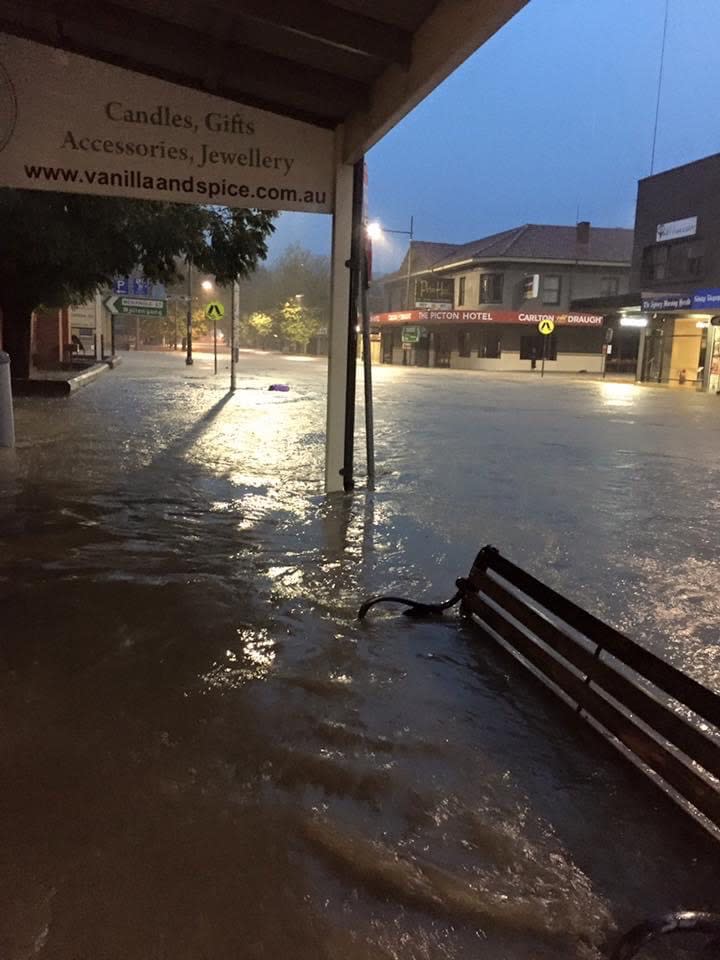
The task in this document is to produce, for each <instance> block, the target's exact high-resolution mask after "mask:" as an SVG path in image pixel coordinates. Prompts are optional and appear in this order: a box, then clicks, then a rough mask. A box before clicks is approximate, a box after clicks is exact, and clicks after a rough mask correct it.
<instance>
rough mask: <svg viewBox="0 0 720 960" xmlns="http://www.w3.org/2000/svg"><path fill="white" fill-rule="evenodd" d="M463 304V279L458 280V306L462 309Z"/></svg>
mask: <svg viewBox="0 0 720 960" xmlns="http://www.w3.org/2000/svg"><path fill="white" fill-rule="evenodd" d="M464 303H465V277H460V279H459V280H458V306H459V307H462V306H463V305H464Z"/></svg>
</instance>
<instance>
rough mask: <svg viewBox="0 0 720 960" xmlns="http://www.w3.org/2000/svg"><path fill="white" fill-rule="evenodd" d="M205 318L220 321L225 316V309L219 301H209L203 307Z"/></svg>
mask: <svg viewBox="0 0 720 960" xmlns="http://www.w3.org/2000/svg"><path fill="white" fill-rule="evenodd" d="M205 316H206V317H207V318H208V320H222V318H223V317H224V316H225V307H224V306H223V305H222V304H221V303H220V301H219V300H211V301H210V303H209V304H208V305H207V306H206V307H205Z"/></svg>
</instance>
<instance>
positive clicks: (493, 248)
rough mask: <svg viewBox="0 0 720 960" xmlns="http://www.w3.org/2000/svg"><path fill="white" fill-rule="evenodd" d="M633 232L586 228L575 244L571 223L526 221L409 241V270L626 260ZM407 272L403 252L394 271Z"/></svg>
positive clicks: (622, 228) (403, 274)
mask: <svg viewBox="0 0 720 960" xmlns="http://www.w3.org/2000/svg"><path fill="white" fill-rule="evenodd" d="M632 246H633V231H632V230H628V229H626V228H624V227H592V226H591V227H590V241H589V243H578V241H577V228H576V227H575V226H569V227H564V226H552V225H548V224H538V223H526V224H523V226H521V227H514V228H513V229H512V230H503V231H501V232H500V233H493V234H491V235H490V236H489V237H482V238H481V239H479V240H472V241H471V242H470V243H428V242H426V241H424V240H413V242H412V272H413V273H417V272H419V271H422V270H429V269H436V270H437V269H442V268H443V267H446V266H448V265H449V264H452V263H460V262H462V261H464V260H494V259H502V260H515V259H517V260H578V261H580V262H582V261H599V262H602V263H627V264H628V265H629V264H630V261H631V259H632ZM406 272H407V254H406V255H405V259H404V260H403V262H402V264H401V266H400V268H399V270H398V271H397V272H396V273H392V274H388V275H387V276H385V277H383V278H382V279H383V280H384V281H387V280H392V279H393V278H401V277H404V276H405V275H406Z"/></svg>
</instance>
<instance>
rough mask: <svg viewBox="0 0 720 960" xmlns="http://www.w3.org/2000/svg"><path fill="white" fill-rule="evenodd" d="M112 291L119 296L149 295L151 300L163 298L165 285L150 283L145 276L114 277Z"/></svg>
mask: <svg viewBox="0 0 720 960" xmlns="http://www.w3.org/2000/svg"><path fill="white" fill-rule="evenodd" d="M113 293H117V294H119V295H120V296H121V297H123V296H124V297H150V298H151V299H153V300H164V299H165V296H166V294H165V285H164V284H163V283H152V282H151V281H150V280H148V279H147V278H146V277H115V280H114V282H113Z"/></svg>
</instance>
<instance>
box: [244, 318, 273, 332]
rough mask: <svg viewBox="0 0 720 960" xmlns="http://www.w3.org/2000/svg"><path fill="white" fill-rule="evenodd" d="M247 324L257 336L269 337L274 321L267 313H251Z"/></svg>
mask: <svg viewBox="0 0 720 960" xmlns="http://www.w3.org/2000/svg"><path fill="white" fill-rule="evenodd" d="M248 324H249V326H250V327H251V329H252V330H253V332H254V333H255V334H256V335H257V336H258V337H269V336H270V335H271V334H272V332H273V325H274V321H273V318H272V317H271V316H270V314H268V313H251V314H250V316H249V317H248Z"/></svg>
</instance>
